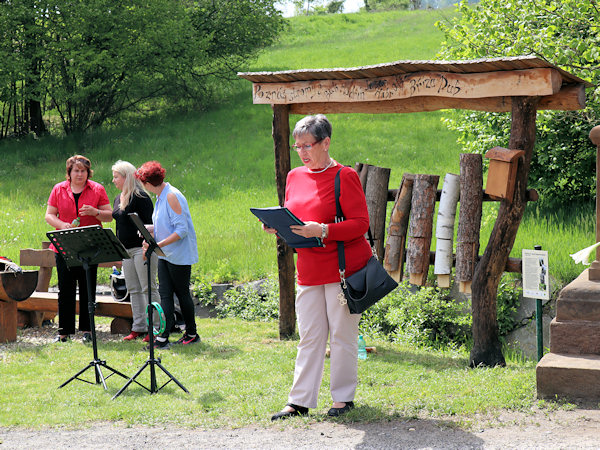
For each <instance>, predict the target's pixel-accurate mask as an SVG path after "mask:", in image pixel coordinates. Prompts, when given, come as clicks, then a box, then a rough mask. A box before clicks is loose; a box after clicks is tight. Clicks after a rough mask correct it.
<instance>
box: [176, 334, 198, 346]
mask: <svg viewBox="0 0 600 450" xmlns="http://www.w3.org/2000/svg"><path fill="white" fill-rule="evenodd" d="M197 342H200V336H199V335H197V334H196V335H194V337H190V335H188V334H187V333H183V336H182V337H181V338H179V340H178V341H175V344H181V345H189V344H195V343H197Z"/></svg>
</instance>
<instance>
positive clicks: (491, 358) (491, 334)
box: [469, 97, 539, 367]
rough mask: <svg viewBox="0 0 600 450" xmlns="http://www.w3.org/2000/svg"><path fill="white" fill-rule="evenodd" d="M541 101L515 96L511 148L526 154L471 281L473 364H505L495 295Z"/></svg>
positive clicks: (515, 225)
mask: <svg viewBox="0 0 600 450" xmlns="http://www.w3.org/2000/svg"><path fill="white" fill-rule="evenodd" d="M538 101H539V97H512V123H511V130H510V141H509V147H508V148H510V149H518V150H523V151H524V152H525V155H524V156H523V159H522V160H521V161H520V162H519V167H518V169H517V177H516V181H515V192H514V196H513V201H512V202H510V201H509V200H507V199H504V200H502V201H501V202H500V209H499V211H498V218H497V219H496V223H495V224H494V229H493V230H492V234H491V236H490V239H489V241H488V244H487V247H486V248H485V252H484V253H483V256H482V257H481V259H480V260H479V263H478V264H477V266H476V267H475V273H474V275H473V285H472V291H473V296H472V307H473V348H472V349H471V355H470V359H469V365H470V366H471V367H477V366H480V365H483V366H490V367H493V366H498V365H501V366H504V365H506V362H505V360H504V355H502V346H501V344H500V339H499V337H498V322H497V318H496V296H497V293H498V284H499V283H500V278H501V277H502V273H503V272H504V268H505V267H506V263H507V261H508V255H509V254H510V251H511V250H512V247H513V244H514V243H515V238H516V236H517V231H518V230H519V225H520V223H521V219H522V218H523V213H524V212H525V206H526V205H527V178H528V176H529V166H530V164H531V158H532V156H533V147H534V144H535V129H536V123H535V119H536V113H537V104H538Z"/></svg>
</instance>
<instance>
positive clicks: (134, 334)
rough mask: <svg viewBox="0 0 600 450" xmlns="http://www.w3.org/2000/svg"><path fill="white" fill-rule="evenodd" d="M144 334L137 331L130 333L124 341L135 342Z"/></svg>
mask: <svg viewBox="0 0 600 450" xmlns="http://www.w3.org/2000/svg"><path fill="white" fill-rule="evenodd" d="M143 334H144V333H138V332H137V331H132V332H131V333H129V334H128V335H127V336H125V337H124V338H123V340H124V341H134V340H136V339H137V338H139V337H140V336H141V335H143Z"/></svg>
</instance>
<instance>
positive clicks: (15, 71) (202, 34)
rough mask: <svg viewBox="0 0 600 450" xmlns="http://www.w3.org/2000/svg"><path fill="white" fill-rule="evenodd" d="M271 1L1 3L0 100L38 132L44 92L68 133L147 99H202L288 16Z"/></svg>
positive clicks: (274, 34) (198, 101) (267, 42)
mask: <svg viewBox="0 0 600 450" xmlns="http://www.w3.org/2000/svg"><path fill="white" fill-rule="evenodd" d="M274 4H275V0H237V1H235V2H231V1H226V0H198V1H194V2H192V1H183V2H177V1H172V0H153V1H151V2H148V1H147V0H125V1H120V2H114V1H113V0H86V1H83V0H45V1H44V0H24V1H23V2H3V3H0V6H1V8H2V9H1V10H0V13H1V14H0V32H2V34H3V36H6V39H4V40H3V41H2V42H0V56H1V57H2V58H3V61H4V63H6V62H7V61H9V62H10V64H9V65H8V66H7V65H6V64H5V65H4V67H3V68H0V102H2V103H3V105H4V109H5V110H6V109H8V111H7V115H9V116H11V117H12V119H11V120H12V123H14V124H15V134H18V133H17V131H19V132H20V133H21V134H22V133H23V131H24V132H27V131H28V124H29V123H31V125H32V127H31V129H33V130H34V131H35V132H37V133H39V132H41V131H43V127H40V122H41V125H43V121H41V114H42V105H43V103H44V102H43V101H44V100H46V99H48V100H49V102H47V103H48V109H50V110H52V111H53V113H54V114H56V115H58V116H59V117H60V120H61V123H62V126H63V130H64V131H65V133H67V134H69V133H76V132H84V131H85V130H87V129H88V128H90V127H95V126H100V125H102V124H103V123H105V122H106V121H107V120H108V119H110V118H113V117H117V116H118V115H119V114H121V113H122V112H123V111H126V110H131V109H134V108H140V107H141V106H143V105H145V104H147V103H148V102H150V101H155V100H157V101H160V100H164V99H167V100H169V101H170V103H169V104H174V103H180V102H181V101H191V102H194V104H195V105H198V104H201V103H202V102H203V101H204V100H205V99H206V98H207V96H208V95H209V94H208V93H209V92H210V91H211V90H212V89H215V88H217V87H220V86H222V84H223V83H222V80H223V79H232V78H234V75H235V73H236V72H237V70H239V69H240V68H241V67H244V66H245V65H246V64H247V62H248V61H249V60H250V59H251V58H252V57H254V56H255V55H256V54H257V52H258V51H259V50H260V49H261V48H263V47H265V46H267V45H270V44H271V43H272V42H273V41H274V39H276V37H277V35H278V34H279V32H280V31H281V30H282V29H283V27H284V24H285V22H284V20H283V18H282V17H281V14H280V12H279V11H277V10H276V9H275V7H274ZM215 79H218V80H219V83H215ZM23 104H27V105H28V108H23V107H22V106H20V105H23ZM13 105H14V106H13ZM7 106H8V108H7ZM17 107H20V108H21V109H20V110H19V112H20V116H17V113H16V108H17ZM4 123H8V121H4V122H3V123H2V131H4V130H5V128H6V127H5V125H4ZM20 124H24V125H20ZM17 125H19V126H17ZM22 130H23V131H22ZM3 135H5V134H4V133H3Z"/></svg>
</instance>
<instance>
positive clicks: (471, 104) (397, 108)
mask: <svg viewBox="0 0 600 450" xmlns="http://www.w3.org/2000/svg"><path fill="white" fill-rule="evenodd" d="M585 105H586V101H585V86H584V85H583V84H577V85H569V86H563V87H562V88H561V90H560V91H558V92H557V93H556V94H554V95H547V96H543V97H541V98H540V102H539V103H538V106H537V109H538V110H557V111H577V110H579V109H583V108H585ZM440 109H467V110H473V111H489V112H510V111H511V110H512V98H511V97H510V96H502V97H488V98H448V97H431V96H423V97H412V98H405V99H399V100H385V101H369V102H356V103H341V102H317V103H295V104H292V105H290V114H302V115H306V114H315V113H322V114H341V113H364V114H391V113H413V112H424V111H439V110H440Z"/></svg>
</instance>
